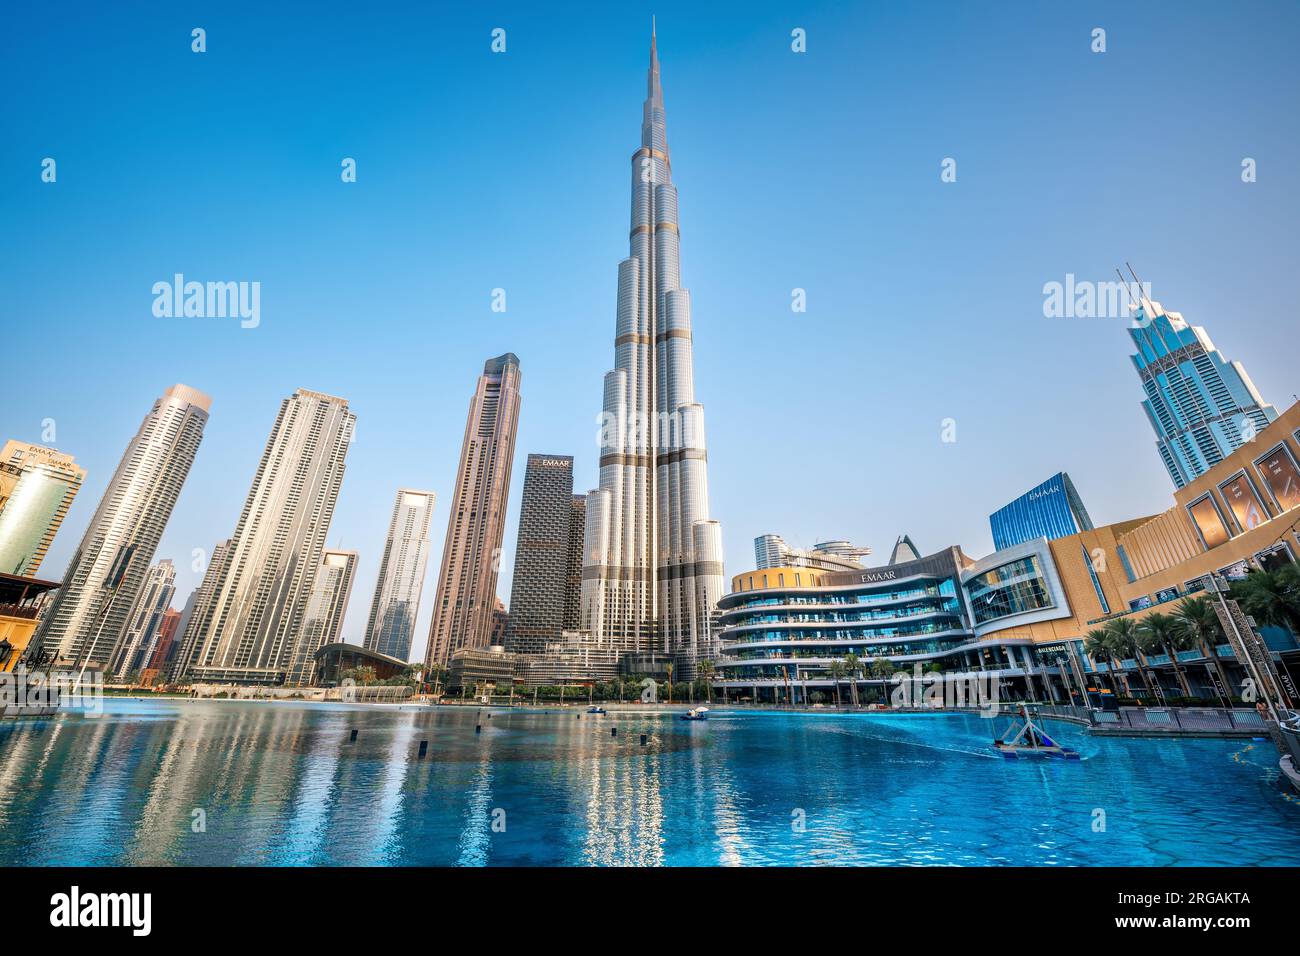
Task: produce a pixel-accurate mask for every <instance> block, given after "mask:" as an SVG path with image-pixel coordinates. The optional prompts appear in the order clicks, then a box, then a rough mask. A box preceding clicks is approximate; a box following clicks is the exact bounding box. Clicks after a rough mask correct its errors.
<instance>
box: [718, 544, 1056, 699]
mask: <svg viewBox="0 0 1300 956" xmlns="http://www.w3.org/2000/svg"><path fill="white" fill-rule="evenodd" d="M973 565H974V562H973V561H972V560H971V559H970V558H968V557H967V556H966V555H964V554H963V553H962V551H961V549H960V548H958V547H951V548H948V549H946V550H944V551H940V552H937V553H935V554H931V555H928V556H926V557H923V558H918V559H916V560H914V561H906V562H900V563H897V564H892V565H888V566H886V567H879V568H864V569H862V570H860V571H855V572H822V571H819V570H817V569H810V568H803V567H783V568H767V569H761V570H755V571H752V572H748V573H746V574H741V575H737V576H736V577H735V578H733V579H732V582H733V590H732V592H731V593H730V594H728V595H726V596H725V597H724V598H723V599H722V600H721V601H720V602H719V608H720V610H721V620H720V624H721V629H722V630H721V652H722V656H721V659H720V660H719V661H718V664H717V671H718V675H719V682H720V683H721V684H722V685H724V686H735V687H739V688H742V689H743V688H749V689H751V690H752V692H753V695H754V697H755V698H756V699H764V698H768V699H777V698H778V697H779V692H778V688H779V687H781V686H787V685H790V684H797V685H798V686H799V687H801V688H803V689H804V690H805V692H807V690H808V689H809V688H816V687H819V686H824V687H830V686H831V685H832V684H833V683H834V680H833V678H831V676H830V675H829V669H830V668H831V666H832V665H833V664H835V663H836V662H843V661H844V659H845V658H846V657H847V656H848V655H849V654H853V655H855V656H856V657H857V658H858V660H859V662H860V664H861V667H862V669H863V672H864V674H869V673H870V671H871V668H872V664H873V663H874V662H875V661H878V660H887V661H889V663H890V664H891V665H892V666H893V667H894V668H895V669H900V670H902V669H906V670H911V669H912V668H913V667H914V666H915V665H918V664H919V665H920V666H921V667H922V668H923V669H924V668H928V667H929V666H930V665H936V664H937V665H938V666H939V667H940V668H941V669H942V670H944V671H945V672H949V673H951V672H964V671H980V672H993V673H995V674H997V675H999V676H1001V677H1003V678H1004V679H1006V680H1011V681H1014V680H1016V679H1020V678H1023V677H1025V675H1027V674H1028V673H1030V672H1031V671H1033V670H1035V669H1036V667H1037V665H1036V663H1035V661H1034V659H1033V656H1032V654H1031V653H1030V651H1029V645H1030V643H1031V642H1029V641H1026V640H1023V639H1013V640H1011V641H1006V642H1003V641H999V640H989V641H980V640H979V638H978V637H977V633H976V625H975V619H974V615H973V614H972V611H971V606H970V603H969V601H968V599H967V597H966V593H965V591H964V589H963V587H962V578H963V575H964V573H965V571H966V569H967V568H969V567H971V566H973ZM876 680H877V682H879V681H880V680H881V679H880V678H876Z"/></svg>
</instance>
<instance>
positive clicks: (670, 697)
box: [667, 661, 673, 704]
mask: <svg viewBox="0 0 1300 956" xmlns="http://www.w3.org/2000/svg"><path fill="white" fill-rule="evenodd" d="M667 666H668V703H670V704H671V703H672V702H673V662H672V661H669V662H668V665H667Z"/></svg>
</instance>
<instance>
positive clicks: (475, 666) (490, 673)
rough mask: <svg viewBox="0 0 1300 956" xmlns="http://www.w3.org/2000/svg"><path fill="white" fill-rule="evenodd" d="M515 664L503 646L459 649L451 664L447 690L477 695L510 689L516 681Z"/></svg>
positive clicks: (513, 657) (448, 670)
mask: <svg viewBox="0 0 1300 956" xmlns="http://www.w3.org/2000/svg"><path fill="white" fill-rule="evenodd" d="M515 661H516V657H515V655H514V654H511V653H510V652H509V651H507V650H506V649H505V648H504V647H502V646H501V645H500V644H491V645H489V646H487V647H458V648H457V649H456V650H455V651H454V652H453V653H452V655H451V659H450V661H449V662H448V668H447V687H448V688H453V687H454V688H456V689H458V690H464V691H478V692H482V691H486V690H488V689H490V688H496V687H502V686H506V687H508V686H509V685H510V684H511V683H512V682H513V681H514V677H515Z"/></svg>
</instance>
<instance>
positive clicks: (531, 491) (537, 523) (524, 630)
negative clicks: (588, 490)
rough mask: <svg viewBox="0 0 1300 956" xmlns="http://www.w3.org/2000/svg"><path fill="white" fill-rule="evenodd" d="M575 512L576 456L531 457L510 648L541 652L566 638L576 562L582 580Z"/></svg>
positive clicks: (521, 511)
mask: <svg viewBox="0 0 1300 956" xmlns="http://www.w3.org/2000/svg"><path fill="white" fill-rule="evenodd" d="M573 514H574V507H573V457H572V456H571V455H529V456H528V464H527V466H526V468H525V470H524V495H523V501H522V503H521V505H520V509H519V541H518V543H517V544H516V546H515V574H514V582H513V583H512V584H511V586H510V623H509V625H507V627H506V638H505V641H506V649H507V650H509V651H512V652H514V653H517V654H540V653H542V652H543V651H545V650H546V645H547V644H552V643H555V642H557V641H559V639H560V631H561V630H562V629H563V628H564V627H565V610H566V605H567V604H569V603H570V601H569V592H570V579H571V577H572V566H573V564H574V562H575V561H577V562H579V572H578V577H579V580H581V565H580V562H581V554H582V550H581V544H579V549H578V555H577V556H576V557H575V556H574V555H573V553H572V552H573V549H572V545H571V541H572V538H573V533H572V529H573V523H574V517H573ZM572 603H573V604H574V605H575V608H574V609H575V610H576V603H577V602H576V600H575V601H573V602H572Z"/></svg>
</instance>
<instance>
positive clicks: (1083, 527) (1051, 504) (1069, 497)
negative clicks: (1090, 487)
mask: <svg viewBox="0 0 1300 956" xmlns="http://www.w3.org/2000/svg"><path fill="white" fill-rule="evenodd" d="M989 529H990V530H991V531H992V532H993V548H994V550H995V551H1001V550H1002V549H1003V548H1010V547H1012V546H1013V545H1017V544H1021V543H1022V542H1025V541H1028V540H1029V539H1031V538H1040V537H1042V538H1048V539H1051V540H1055V539H1056V538H1064V537H1065V536H1067V535H1071V534H1078V533H1079V532H1080V531H1091V530H1092V519H1091V518H1089V517H1088V509H1087V508H1085V507H1084V506H1083V499H1082V498H1080V497H1079V493H1078V492H1077V491H1075V490H1074V482H1072V481H1071V480H1070V476H1069V475H1067V474H1066V473H1065V472H1063V471H1061V472H1057V473H1056V474H1055V475H1053V476H1052V477H1051V478H1048V479H1047V480H1046V481H1045V482H1043V483H1042V484H1041V485H1036V486H1035V487H1033V488H1030V489H1029V490H1028V491H1026V492H1025V493H1024V494H1023V495H1021V496H1020V497H1019V498H1017V499H1016V500H1015V501H1012V502H1010V503H1009V504H1005V505H1003V506H1002V507H1001V508H999V509H998V510H997V511H995V512H993V514H991V515H989Z"/></svg>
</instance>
